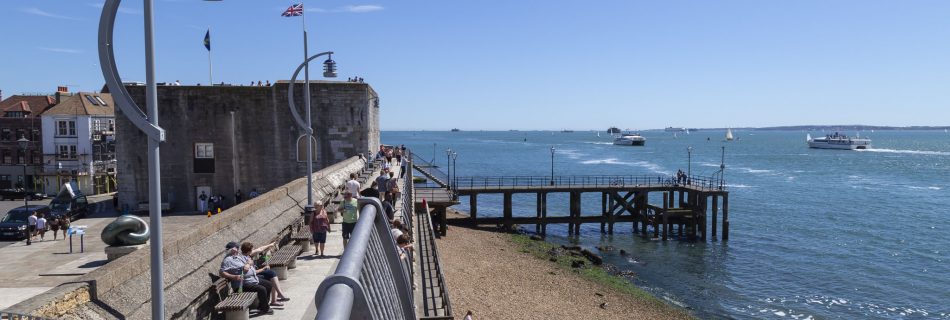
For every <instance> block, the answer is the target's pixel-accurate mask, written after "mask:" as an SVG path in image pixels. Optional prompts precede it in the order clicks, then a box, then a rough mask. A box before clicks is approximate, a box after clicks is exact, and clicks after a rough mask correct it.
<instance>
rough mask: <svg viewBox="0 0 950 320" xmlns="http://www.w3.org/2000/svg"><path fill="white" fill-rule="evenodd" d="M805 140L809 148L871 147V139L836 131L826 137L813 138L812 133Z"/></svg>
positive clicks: (853, 148)
mask: <svg viewBox="0 0 950 320" xmlns="http://www.w3.org/2000/svg"><path fill="white" fill-rule="evenodd" d="M805 141H807V142H808V147H809V148H816V149H841V150H855V149H870V148H871V139H868V138H861V137H849V136H847V135H843V134H839V133H837V132H835V133H834V134H829V135H826V136H825V137H824V138H814V139H812V137H811V135H810V134H809V135H807V136H806V137H805Z"/></svg>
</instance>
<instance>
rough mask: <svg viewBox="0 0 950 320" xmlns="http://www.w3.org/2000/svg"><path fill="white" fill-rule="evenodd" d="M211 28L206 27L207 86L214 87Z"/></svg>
mask: <svg viewBox="0 0 950 320" xmlns="http://www.w3.org/2000/svg"><path fill="white" fill-rule="evenodd" d="M210 39H211V26H208V85H209V86H214V78H213V77H212V75H213V74H214V67H213V65H212V64H211V42H210V41H211V40H210Z"/></svg>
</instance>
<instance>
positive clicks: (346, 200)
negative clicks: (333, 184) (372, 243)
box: [339, 191, 359, 250]
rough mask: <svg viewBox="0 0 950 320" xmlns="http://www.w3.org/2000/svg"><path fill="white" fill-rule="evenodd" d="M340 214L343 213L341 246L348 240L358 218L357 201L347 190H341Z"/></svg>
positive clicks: (344, 246)
mask: <svg viewBox="0 0 950 320" xmlns="http://www.w3.org/2000/svg"><path fill="white" fill-rule="evenodd" d="M339 211H340V214H342V215H343V228H342V229H343V248H344V250H345V249H346V244H347V243H348V242H350V235H351V234H352V233H353V229H354V228H356V221H358V220H359V203H358V202H357V201H356V198H354V197H353V194H352V193H350V192H349V191H344V192H343V202H341V203H340V209H339Z"/></svg>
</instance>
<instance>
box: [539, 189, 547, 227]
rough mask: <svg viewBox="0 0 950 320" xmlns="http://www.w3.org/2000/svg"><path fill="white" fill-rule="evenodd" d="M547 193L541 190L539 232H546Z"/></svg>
mask: <svg viewBox="0 0 950 320" xmlns="http://www.w3.org/2000/svg"><path fill="white" fill-rule="evenodd" d="M547 218H548V193H547V192H541V234H547V233H548V224H547V222H546V221H547V220H548V219H547Z"/></svg>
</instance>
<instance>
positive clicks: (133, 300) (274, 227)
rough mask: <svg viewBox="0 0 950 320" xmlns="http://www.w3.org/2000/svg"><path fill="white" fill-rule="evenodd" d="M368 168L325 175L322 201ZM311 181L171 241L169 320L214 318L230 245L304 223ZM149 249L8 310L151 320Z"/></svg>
mask: <svg viewBox="0 0 950 320" xmlns="http://www.w3.org/2000/svg"><path fill="white" fill-rule="evenodd" d="M363 165H364V162H363V161H362V160H359V159H358V158H355V157H354V158H351V159H348V160H346V161H343V162H341V163H338V164H335V165H332V166H330V167H328V168H325V169H324V170H321V171H319V172H318V176H319V177H321V178H315V179H314V192H315V198H316V199H327V198H330V197H332V196H333V195H334V194H336V193H337V191H338V190H340V189H341V187H342V185H343V183H344V182H345V181H346V179H348V178H349V174H350V173H353V172H357V171H359V170H361V169H362V168H363ZM306 189H307V187H306V180H305V179H304V178H301V179H297V180H294V181H293V182H291V183H288V184H286V185H283V186H280V187H277V188H274V189H273V190H271V191H269V192H267V193H265V194H263V195H261V196H260V197H257V198H255V199H251V200H249V201H246V202H244V203H241V204H240V205H238V206H236V207H233V208H231V209H228V210H226V211H224V212H223V213H222V214H219V215H216V216H214V217H212V218H210V219H208V220H206V222H205V223H202V224H199V225H196V226H195V228H194V229H193V231H192V232H190V233H188V234H184V235H180V236H179V237H170V238H166V243H164V246H163V254H164V258H165V260H164V268H165V270H164V271H165V272H164V275H165V315H166V318H168V319H207V318H208V317H209V316H210V311H211V307H213V306H211V305H210V301H209V299H208V288H209V287H210V286H211V284H212V282H211V277H210V276H209V274H215V275H216V274H217V273H218V269H219V267H220V264H221V260H222V259H223V258H224V245H225V244H226V243H227V242H228V241H239V242H241V241H251V242H253V243H257V244H262V243H267V242H269V241H271V240H273V239H274V238H275V237H280V236H282V235H286V234H287V232H288V227H289V226H292V225H294V224H296V223H299V221H300V219H301V215H300V211H301V210H300V208H301V206H302V205H304V204H305V203H306V198H307V196H306V193H307V192H306ZM148 266H149V249H148V247H147V246H146V247H144V248H142V249H139V250H138V251H136V252H133V253H131V254H129V255H127V256H124V257H122V258H119V259H117V260H115V261H113V262H110V263H108V264H106V265H105V266H102V267H100V268H99V269H96V270H94V271H92V272H90V273H88V274H86V275H85V276H83V277H82V278H80V279H79V280H77V281H75V282H71V283H67V284H63V285H60V286H59V287H56V288H54V289H52V290H50V291H48V292H46V293H43V294H41V295H39V296H37V297H34V298H31V299H29V300H27V301H24V302H21V303H19V304H17V305H14V306H12V307H10V308H9V311H12V312H17V313H23V314H34V315H40V316H44V317H49V318H53V319H148V318H149V316H150V298H149V297H150V296H151V295H150V286H149V279H150V277H149V268H148Z"/></svg>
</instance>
